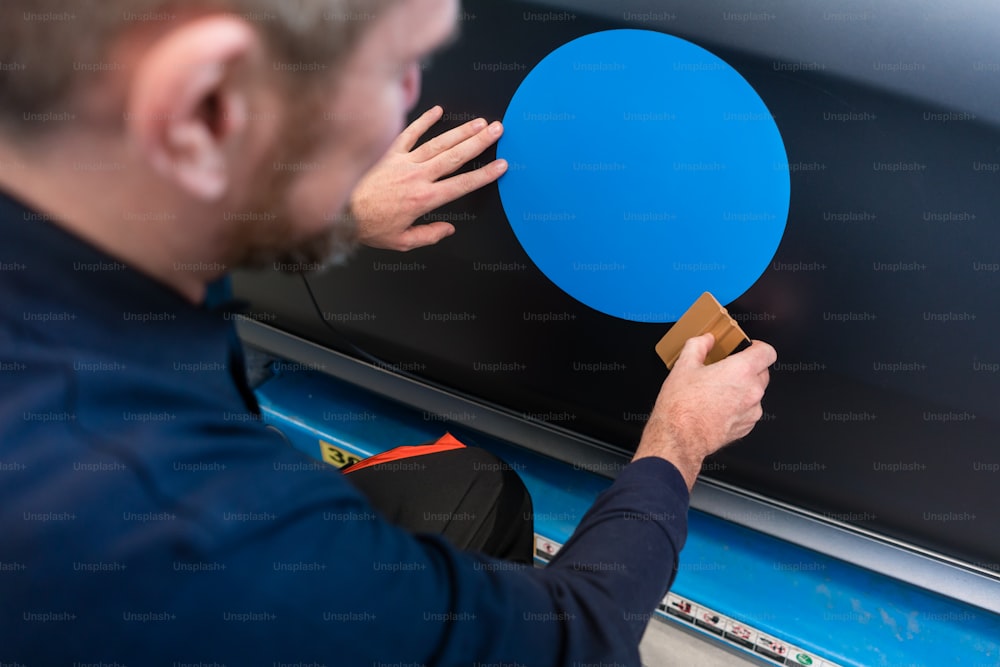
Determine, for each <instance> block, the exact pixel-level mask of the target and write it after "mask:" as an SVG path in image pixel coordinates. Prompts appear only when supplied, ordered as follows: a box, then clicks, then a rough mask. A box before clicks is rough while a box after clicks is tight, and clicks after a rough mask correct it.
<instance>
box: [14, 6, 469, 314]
mask: <svg viewBox="0 0 1000 667" xmlns="http://www.w3.org/2000/svg"><path fill="white" fill-rule="evenodd" d="M456 14H457V0H94V1H92V2H89V1H81V0H61V1H60V0H47V1H41V2H40V1H39V0H4V2H3V3H2V4H0V64H2V65H3V66H2V67H0V187H4V188H5V189H9V190H12V191H13V193H14V194H15V195H20V196H21V197H23V198H25V199H27V200H28V202H29V203H32V204H34V205H36V206H37V207H39V208H41V209H42V210H44V211H46V212H48V213H51V214H52V215H53V217H55V218H58V219H60V220H61V221H64V222H65V224H67V226H69V227H70V228H71V229H72V230H73V231H75V232H77V233H79V234H81V235H82V236H84V237H86V238H89V239H90V240H91V241H92V242H94V243H96V244H97V245H99V246H102V247H104V248H105V249H106V250H108V251H109V252H111V253H112V254H116V255H118V256H120V257H121V258H122V259H125V260H126V261H130V262H131V263H133V264H135V265H137V266H139V267H140V268H142V269H143V270H145V271H147V272H148V273H152V274H154V275H156V276H157V277H159V278H161V279H163V280H166V281H167V282H170V283H171V284H174V285H175V287H178V289H180V290H181V291H182V292H184V293H185V294H188V295H189V296H190V297H191V298H197V297H198V296H199V289H197V288H195V287H194V285H195V284H196V283H197V284H199V285H200V284H203V283H204V282H205V281H206V280H208V279H211V278H213V277H215V275H217V274H218V273H221V272H222V271H221V270H222V269H223V268H226V269H228V268H234V267H236V266H240V265H247V264H264V263H270V262H272V261H277V262H278V263H294V264H305V265H309V264H312V263H315V262H319V261H320V260H321V259H323V257H324V255H325V254H326V253H327V252H329V251H337V250H343V249H344V248H345V247H346V246H347V245H349V243H350V240H351V237H352V230H351V228H350V225H349V224H347V223H345V217H344V216H343V215H341V213H342V210H343V208H344V205H345V203H346V201H347V198H348V195H349V193H350V190H351V189H352V188H353V186H354V185H355V183H356V182H357V180H358V179H359V178H360V177H361V175H362V174H363V173H364V172H365V171H366V170H367V169H368V168H369V167H370V166H371V165H372V164H373V163H374V162H375V161H376V160H377V159H378V157H380V156H381V155H382V153H383V152H384V151H385V149H386V148H387V146H388V144H389V143H390V142H391V140H392V139H393V137H395V135H396V134H397V133H398V132H399V131H400V129H401V128H402V123H403V119H404V116H405V112H406V111H407V110H409V109H410V108H411V107H412V105H413V104H414V103H415V102H416V98H417V96H418V93H419V66H418V63H419V61H420V60H421V59H422V58H424V57H425V56H426V55H427V54H428V53H429V52H430V51H432V50H433V49H435V48H437V47H438V46H440V45H441V43H442V42H443V41H444V40H445V39H447V38H448V36H449V35H450V34H451V32H452V30H453V26H454V23H455V18H456ZM171 264H172V267H171ZM213 266H214V267H215V268H216V270H215V271H212V270H211V267H213ZM186 267H194V269H193V270H190V271H188V270H187V269H186ZM206 268H207V269H209V270H202V269H206ZM185 271H186V273H185ZM170 272H172V274H173V275H168V273H170Z"/></svg>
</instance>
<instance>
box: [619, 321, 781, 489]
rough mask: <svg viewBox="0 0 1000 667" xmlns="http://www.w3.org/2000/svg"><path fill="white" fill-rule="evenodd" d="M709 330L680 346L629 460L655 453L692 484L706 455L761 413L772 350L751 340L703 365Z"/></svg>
mask: <svg viewBox="0 0 1000 667" xmlns="http://www.w3.org/2000/svg"><path fill="white" fill-rule="evenodd" d="M714 344H715V339H714V338H713V337H712V334H705V335H703V336H698V337H696V338H691V339H690V340H688V341H687V343H685V344H684V349H683V350H681V355H680V357H678V359H677V361H676V363H675V364H674V368H673V370H671V371H670V375H668V376H667V379H666V380H665V381H664V383H663V386H662V387H661V388H660V395H659V396H658V397H657V398H656V404H655V405H654V406H653V412H652V414H651V415H650V417H649V422H648V423H647V424H646V429H645V430H644V431H643V434H642V439H641V440H640V441H639V447H638V449H636V452H635V457H634V458H633V459H632V460H633V461H635V460H638V459H641V458H646V457H649V456H656V457H659V458H663V459H666V460H668V461H670V462H671V463H673V464H674V465H675V466H676V467H677V469H678V470H679V471H680V473H681V475H682V476H683V477H684V481H686V482H687V485H688V489H691V488H693V487H694V482H695V480H696V479H697V478H698V473H699V471H700V470H701V464H702V461H703V460H704V458H705V457H706V456H708V455H709V454H712V453H713V452H715V451H717V450H719V449H721V448H722V447H724V446H725V445H728V444H729V443H731V442H733V441H734V440H738V439H740V438H742V437H743V436H745V435H747V434H748V433H750V431H751V430H753V427H754V426H755V425H756V424H757V422H758V421H759V420H760V418H761V416H762V415H763V409H762V408H761V403H760V402H761V399H763V397H764V390H765V388H766V387H767V383H768V380H769V377H770V376H769V373H768V367H769V366H770V365H771V364H773V363H774V362H775V361H776V360H777V358H778V357H777V354H776V353H775V351H774V348H773V347H771V346H770V345H768V344H767V343H763V342H761V341H754V342H753V345H751V346H750V347H749V348H748V349H746V350H744V351H742V352H739V353H737V354H733V355H730V356H729V357H727V358H726V359H723V360H722V361H718V362H716V363H714V364H710V365H708V366H706V365H705V357H706V356H707V355H708V352H709V350H711V349H712V346H713V345H714Z"/></svg>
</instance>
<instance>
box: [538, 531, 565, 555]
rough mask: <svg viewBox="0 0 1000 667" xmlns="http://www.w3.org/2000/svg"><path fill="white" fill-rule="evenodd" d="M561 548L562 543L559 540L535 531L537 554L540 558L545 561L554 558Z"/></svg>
mask: <svg viewBox="0 0 1000 667" xmlns="http://www.w3.org/2000/svg"><path fill="white" fill-rule="evenodd" d="M561 548H562V545H561V544H559V543H558V542H555V541H553V540H550V539H548V538H546V537H542V536H541V535H539V534H538V533H535V556H537V557H538V558H541V559H542V560H545V561H549V560H552V557H553V556H555V555H556V554H557V553H559V549H561Z"/></svg>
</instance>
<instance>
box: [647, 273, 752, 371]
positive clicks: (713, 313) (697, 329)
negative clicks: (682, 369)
mask: <svg viewBox="0 0 1000 667" xmlns="http://www.w3.org/2000/svg"><path fill="white" fill-rule="evenodd" d="M707 333H711V334H712V335H713V336H715V346H714V347H712V349H711V351H709V353H708V356H707V357H706V358H705V363H706V364H714V363H715V362H716V361H721V360H723V359H725V358H726V357H728V356H729V355H730V354H732V353H733V352H738V351H739V350H742V349H744V348H746V347H749V346H750V337H749V336H747V335H746V334H745V333H743V330H742V329H740V325H739V324H738V323H737V322H736V320H734V319H733V318H732V317H730V316H729V311H728V310H726V308H725V306H723V305H722V304H721V303H719V302H718V301H717V300H716V299H715V297H714V296H712V295H711V294H710V293H708V292H705V293H704V294H702V295H701V296H700V297H698V300H697V301H695V302H694V303H693V304H692V305H691V307H690V308H688V309H687V312H686V313H684V314H683V315H681V319H679V320H677V322H675V323H674V326H672V327H670V331H668V332H667V335H666V336H664V337H663V338H661V339H660V342H659V343H657V344H656V353H657V354H658V355H660V358H661V359H663V363H665V364H666V365H667V368H668V369H670V368H673V367H674V362H676V361H677V357H679V356H680V354H681V348H683V347H684V343H686V342H687V340H688V339H689V338H694V337H695V336H701V335H702V334H707Z"/></svg>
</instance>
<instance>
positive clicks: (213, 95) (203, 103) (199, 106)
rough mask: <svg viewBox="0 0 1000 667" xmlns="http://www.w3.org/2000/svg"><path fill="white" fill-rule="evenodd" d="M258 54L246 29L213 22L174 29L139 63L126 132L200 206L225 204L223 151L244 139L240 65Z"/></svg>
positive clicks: (228, 20)
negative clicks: (202, 203) (207, 202)
mask: <svg viewBox="0 0 1000 667" xmlns="http://www.w3.org/2000/svg"><path fill="white" fill-rule="evenodd" d="M262 52H263V45H262V42H261V40H260V38H259V36H258V35H257V33H256V32H255V31H254V30H253V28H252V27H251V26H250V25H249V24H247V23H246V22H245V21H243V20H241V19H240V18H238V17H235V16H231V15H221V14H220V15H214V16H209V17H205V18H201V19H197V20H193V21H190V22H187V23H184V24H182V25H180V26H179V27H177V28H174V29H171V30H170V31H169V32H167V33H166V34H164V35H162V36H161V37H160V38H158V39H157V40H156V41H155V42H154V43H153V45H152V46H151V47H149V48H147V50H146V51H145V52H144V53H143V55H142V56H141V58H140V60H139V62H138V65H137V67H136V69H135V71H134V74H133V78H132V82H131V88H130V93H129V96H128V101H127V107H128V108H127V113H128V115H127V116H126V117H127V118H128V119H129V120H128V129H129V132H130V133H131V135H132V137H133V138H134V139H135V140H137V144H138V146H139V149H140V151H141V153H142V155H143V157H144V158H145V159H146V160H147V161H148V162H149V163H150V164H151V165H152V166H153V167H154V168H155V169H156V170H157V171H158V172H159V173H161V174H162V175H163V176H165V177H166V178H168V179H170V180H172V181H173V182H174V183H176V184H177V185H179V186H180V187H182V188H183V189H184V190H186V191H187V192H189V193H190V194H191V195H193V196H195V197H198V198H200V199H203V200H216V199H219V198H220V197H222V195H223V194H224V193H225V192H226V190H227V188H228V187H229V183H230V179H231V176H232V174H231V173H230V172H231V169H232V164H231V163H230V160H231V159H232V158H231V157H230V160H227V152H228V151H227V148H229V147H231V146H233V145H235V144H237V143H239V139H240V138H241V137H243V136H245V134H246V133H247V124H248V120H247V110H248V107H249V96H250V91H249V90H248V88H247V86H248V85H249V83H247V82H248V81H249V80H250V78H249V77H246V76H237V75H236V73H237V71H238V70H239V68H240V66H241V65H246V64H247V63H248V61H250V60H251V59H252V57H253V56H254V55H255V54H257V53H262Z"/></svg>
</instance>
